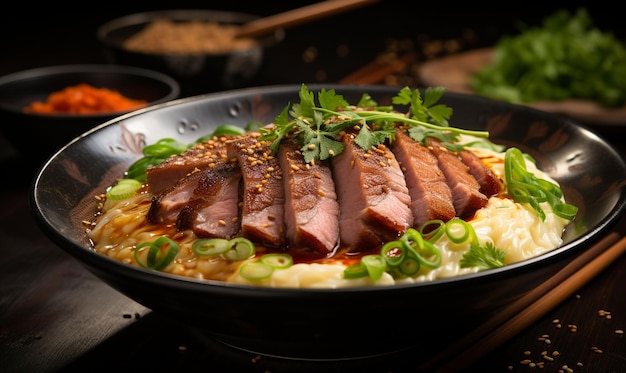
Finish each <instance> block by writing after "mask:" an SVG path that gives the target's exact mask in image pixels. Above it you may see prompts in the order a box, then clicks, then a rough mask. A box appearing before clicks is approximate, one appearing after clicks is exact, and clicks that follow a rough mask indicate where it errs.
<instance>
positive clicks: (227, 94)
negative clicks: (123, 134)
mask: <svg viewBox="0 0 626 373" xmlns="http://www.w3.org/2000/svg"><path fill="white" fill-rule="evenodd" d="M307 86H308V88H309V89H310V90H311V91H318V90H319V89H321V88H324V89H335V90H337V92H338V93H341V89H342V88H348V89H358V90H359V91H363V92H369V93H380V92H381V91H385V92H386V91H387V90H392V89H393V90H399V88H396V87H389V86H383V85H346V84H339V83H328V84H323V83H315V84H307ZM299 88H300V85H298V84H281V85H270V86H257V87H248V88H241V89H234V90H227V91H222V92H211V93H207V94H202V95H196V96H190V97H183V98H179V99H177V100H174V101H171V102H167V103H163V104H160V105H154V106H151V107H147V108H143V109H140V110H137V111H134V112H131V113H128V114H125V115H123V116H121V117H118V118H114V119H112V120H109V121H107V122H105V123H102V124H100V125H99V126H96V127H94V128H92V129H90V130H89V131H87V132H85V133H84V134H83V135H81V136H79V137H77V138H75V139H74V140H72V141H71V142H70V143H68V144H66V145H65V146H64V147H63V148H61V149H60V150H59V151H58V152H57V153H55V154H53V155H51V156H50V157H49V158H48V160H47V161H46V162H45V163H44V164H43V166H42V167H41V168H40V169H39V171H38V172H37V173H36V177H35V178H34V179H33V183H32V186H31V190H30V202H31V207H32V210H33V211H34V214H35V216H36V218H37V219H36V220H37V222H38V224H39V227H40V228H41V229H42V230H44V231H45V232H46V233H47V235H48V237H50V238H51V239H52V241H54V242H55V243H57V245H58V246H60V247H61V248H62V249H63V250H64V251H66V252H68V253H71V255H72V256H74V257H77V258H80V260H81V261H84V263H83V264H85V265H87V266H88V267H90V268H91V269H96V270H98V271H105V272H107V274H111V273H116V274H118V275H121V276H122V277H124V278H125V279H134V280H135V281H138V282H144V281H145V282H153V281H156V282H158V283H160V284H162V285H164V286H167V287H174V288H178V287H183V288H185V289H187V290H189V291H195V292H198V293H205V292H206V291H209V292H218V293H220V292H226V293H231V294H246V295H253V296H264V297H267V296H276V297H282V296H289V295H290V294H301V293H306V294H308V295H318V296H319V295H323V294H325V296H328V294H333V296H338V297H340V296H342V295H345V294H356V293H372V294H375V293H378V292H381V291H382V292H402V291H406V290H409V289H412V288H416V287H419V288H427V289H446V288H447V287H449V286H456V285H455V284H457V283H458V282H461V281H463V282H465V283H471V284H478V283H483V282H492V281H497V279H499V278H501V276H508V275H509V274H510V275H517V274H519V273H521V272H525V271H529V270H532V269H533V268H534V267H536V266H538V265H542V263H553V262H555V261H558V260H560V259H561V257H562V256H564V255H569V254H568V253H573V254H571V255H579V254H580V253H582V252H584V251H586V250H587V249H588V248H589V247H590V246H591V245H593V244H594V243H596V242H597V241H599V240H600V239H601V237H602V234H604V233H607V232H608V231H609V230H610V229H611V228H612V227H613V226H614V225H615V224H617V222H618V220H619V217H621V216H622V215H623V214H624V213H625V212H626V187H623V186H622V187H621V188H620V189H621V190H620V193H619V198H618V200H617V201H616V203H615V205H614V206H613V208H612V209H611V210H610V211H609V213H608V214H607V215H606V216H604V217H603V218H602V219H601V220H600V221H599V222H598V223H597V224H596V225H595V226H593V227H590V228H589V230H588V232H587V233H586V234H584V235H582V236H580V237H578V238H575V239H573V240H572V241H570V242H568V243H564V244H562V245H561V246H559V247H556V248H554V249H552V250H550V251H548V252H545V253H542V254H540V255H537V256H534V257H531V258H528V259H525V260H522V261H519V262H515V263H511V264H508V265H506V266H504V267H500V268H495V269H490V270H489V271H479V272H476V273H468V274H463V275H459V276H452V277H446V278H439V279H437V280H435V281H424V282H414V283H400V284H394V285H392V286H380V287H379V286H365V287H359V286H357V287H345V288H344V287H339V288H332V289H329V288H291V287H266V286H257V285H248V284H232V283H227V282H222V281H218V280H204V279H203V280H199V279H194V278H190V277H184V276H177V275H173V274H169V273H162V272H159V271H152V270H148V269H144V268H141V267H136V266H130V265H128V264H126V263H122V262H120V261H117V260H114V259H112V258H109V257H106V256H103V255H102V254H99V253H96V252H95V251H91V250H89V249H88V248H86V247H85V246H83V245H79V244H77V243H75V242H72V241H68V240H67V239H66V238H65V237H64V236H63V234H62V232H59V231H57V230H55V229H54V225H53V224H51V223H50V222H49V221H48V220H47V219H46V217H45V214H44V213H43V211H42V210H41V205H42V203H43V201H42V200H41V198H40V196H39V195H38V192H37V190H38V186H39V184H40V183H41V179H42V177H43V176H44V174H45V173H46V170H47V169H48V168H49V166H50V165H51V164H52V163H53V162H54V160H55V159H56V158H57V157H59V156H60V155H61V154H62V153H63V152H64V151H65V149H66V148H68V147H70V146H72V145H73V144H74V143H76V142H78V141H79V140H80V139H81V138H84V137H89V136H91V135H93V133H95V132H98V131H100V130H103V129H105V128H106V127H110V126H113V125H116V124H118V123H120V122H122V121H124V120H125V119H128V118H131V117H135V116H140V115H145V114H146V113H147V112H153V111H158V110H162V109H165V108H168V107H171V106H184V105H187V104H193V103H194V102H196V101H201V102H203V103H207V102H210V101H215V100H221V101H229V100H231V99H233V98H236V97H240V96H246V95H251V94H253V93H257V94H258V93H259V91H262V92H263V93H266V94H270V95H272V94H280V93H284V92H290V93H297V91H298V90H299ZM445 95H447V96H450V97H457V98H458V97H464V98H466V99H468V100H471V101H473V102H474V103H476V104H480V103H483V104H484V103H487V104H493V103H494V102H496V103H497V104H498V105H502V106H505V107H514V108H515V109H516V110H519V111H522V112H530V113H535V114H536V115H539V116H540V117H544V118H554V119H556V120H559V121H560V122H561V123H562V125H563V126H573V127H578V128H579V129H580V130H581V131H583V132H585V133H590V134H592V135H593V136H592V137H597V138H599V141H600V142H601V143H602V144H603V146H605V147H606V148H607V150H609V151H610V152H611V153H612V154H614V155H615V157H616V159H618V160H619V161H620V162H621V163H622V165H623V166H624V167H622V168H623V169H624V168H626V159H624V158H623V157H621V156H620V155H619V154H620V153H619V151H618V150H617V148H616V147H615V146H614V145H613V144H611V143H610V142H608V141H607V140H606V139H605V138H604V137H602V136H599V135H598V134H597V133H596V132H595V131H594V130H593V129H591V128H589V127H588V126H586V125H584V124H581V123H579V122H577V121H573V120H568V119H566V118H562V119H559V116H558V115H556V114H553V113H549V112H545V111H542V110H539V109H535V108H532V107H528V106H523V105H518V104H513V103H508V102H503V101H495V100H493V99H489V98H486V97H481V96H477V95H470V94H464V93H457V92H449V91H448V92H446V93H445ZM207 289H210V290H207Z"/></svg>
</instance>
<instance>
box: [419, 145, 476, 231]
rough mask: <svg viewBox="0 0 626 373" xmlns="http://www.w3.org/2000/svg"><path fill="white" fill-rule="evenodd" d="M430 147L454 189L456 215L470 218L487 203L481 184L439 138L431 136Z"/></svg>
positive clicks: (451, 187)
mask: <svg viewBox="0 0 626 373" xmlns="http://www.w3.org/2000/svg"><path fill="white" fill-rule="evenodd" d="M427 143H428V148H430V149H431V150H432V151H433V153H434V154H435V155H436V156H437V159H438V160H439V168H441V170H442V171H443V173H444V175H445V176H446V180H448V185H449V186H450V189H451V190H452V196H453V203H454V208H455V210H456V216H458V217H460V218H461V219H469V218H471V217H473V216H474V213H475V212H476V210H478V209H480V208H482V207H484V206H485V205H486V204H487V201H488V198H487V197H486V196H485V195H484V194H482V193H481V192H480V184H479V183H478V181H476V178H474V176H473V175H472V174H471V173H470V171H469V167H467V166H466V165H465V163H463V161H461V158H459V156H458V155H457V154H456V153H453V152H451V151H449V150H448V149H447V148H446V147H445V146H444V145H443V144H442V143H441V141H439V140H438V139H436V138H434V137H430V138H428V140H427Z"/></svg>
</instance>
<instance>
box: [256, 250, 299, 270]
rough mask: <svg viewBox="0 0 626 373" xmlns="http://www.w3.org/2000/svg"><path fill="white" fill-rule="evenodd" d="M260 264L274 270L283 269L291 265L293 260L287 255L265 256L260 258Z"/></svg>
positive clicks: (273, 254)
mask: <svg viewBox="0 0 626 373" xmlns="http://www.w3.org/2000/svg"><path fill="white" fill-rule="evenodd" d="M261 262H262V263H265V264H267V265H270V266H272V267H274V268H276V269H285V268H289V267H291V266H292V265H293V258H292V257H291V255H289V254H279V253H272V254H265V255H263V256H262V257H261Z"/></svg>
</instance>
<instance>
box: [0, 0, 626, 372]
mask: <svg viewBox="0 0 626 373" xmlns="http://www.w3.org/2000/svg"><path fill="white" fill-rule="evenodd" d="M277 4H280V3H277ZM193 5H195V4H192V5H190V7H191V6H193ZM384 5H385V6H384V7H383V6H382V5H381V6H379V5H377V7H373V8H371V9H370V10H369V11H366V10H362V11H358V12H355V14H354V15H355V16H354V17H352V18H350V19H349V20H350V21H349V22H348V23H346V22H345V19H344V21H342V22H343V23H339V24H338V23H337V20H336V19H333V20H329V21H323V22H319V23H317V24H315V25H310V26H307V27H304V26H302V27H300V28H298V29H295V30H293V31H292V32H291V33H290V34H288V39H287V42H286V44H285V45H284V46H282V47H281V48H282V49H281V50H280V53H277V54H275V55H274V56H272V57H271V58H270V61H269V64H266V65H267V66H266V67H265V69H264V70H263V71H262V73H261V75H260V76H259V77H258V78H257V80H255V82H253V84H275V83H296V84H299V83H302V82H324V81H327V82H334V81H337V80H339V79H341V78H342V77H343V76H345V75H347V74H348V73H350V72H352V71H354V70H355V69H357V68H358V67H359V66H362V65H364V64H366V63H367V62H369V61H371V59H372V58H374V57H375V56H376V54H378V53H380V52H381V51H383V50H384V49H385V48H386V41H387V40H388V39H387V37H394V38H395V37H403V36H405V37H408V38H413V39H416V38H417V36H418V34H419V35H422V36H421V37H424V35H426V37H429V38H433V39H434V38H454V37H456V36H458V35H461V33H462V31H463V30H464V29H466V28H472V27H473V28H474V30H478V36H479V37H481V38H482V39H480V38H479V39H478V40H477V41H474V43H475V44H471V43H468V44H467V45H466V47H468V48H469V47H472V46H473V45H479V44H481V43H489V42H490V39H489V38H493V37H495V35H498V31H497V30H508V29H509V27H511V22H510V19H511V17H513V16H511V15H510V16H509V21H508V22H504V21H502V20H503V18H496V17H497V16H493V17H492V18H491V19H492V20H495V19H500V22H497V21H493V22H484V21H485V19H487V18H489V17H486V16H484V15H483V17H479V16H477V13H472V14H469V15H468V14H467V13H459V14H449V12H448V13H446V14H447V16H448V17H454V18H452V19H453V20H454V21H453V22H451V24H453V26H450V27H447V28H446V27H444V26H441V23H438V22H436V21H435V20H433V19H430V21H428V22H422V23H419V22H414V23H413V24H412V25H411V27H405V28H399V27H392V25H393V24H394V22H393V21H394V19H395V18H394V17H398V20H397V22H400V23H402V22H407V19H408V18H407V16H406V15H402V14H403V13H406V9H401V8H398V7H397V4H395V3H392V4H391V5H390V4H389V3H386V4H384ZM199 7H201V6H199ZM289 7H290V6H289V5H282V8H281V7H280V6H279V5H275V7H274V8H262V9H257V10H258V13H259V14H263V12H264V11H265V12H266V13H265V14H271V12H273V11H277V10H280V9H283V10H284V9H288V8H289ZM394 7H395V8H394ZM139 10H143V9H139V8H135V9H131V8H128V9H119V8H118V9H117V10H116V11H109V12H104V11H84V12H85V13H83V16H82V17H81V19H80V20H76V19H74V17H73V16H71V15H65V16H54V17H52V16H51V17H44V16H43V15H41V14H40V17H39V18H37V20H36V22H32V21H31V22H28V21H27V20H26V16H17V17H16V18H15V19H12V20H8V19H7V21H6V22H5V23H4V25H3V26H2V27H3V30H4V28H6V29H8V28H12V29H15V28H17V30H18V31H17V32H15V33H13V34H11V35H15V36H11V37H9V36H7V34H6V33H3V36H2V38H3V39H2V49H0V53H1V54H2V58H0V73H2V74H5V73H10V72H13V71H19V70H22V69H25V68H31V67H37V66H46V65H54V64H64V63H82V62H87V63H100V62H106V61H105V57H104V54H103V53H102V51H101V50H100V49H99V47H98V45H97V43H96V41H95V36H94V30H95V28H96V26H97V25H98V24H100V23H101V22H103V21H106V20H108V19H109V18H111V17H113V16H116V15H119V14H125V13H129V12H134V11H139ZM252 10H254V9H251V11H252ZM372 12H373V13H375V14H376V15H377V16H381V15H382V16H384V19H385V20H386V22H383V23H381V24H380V25H375V24H374V23H372V22H371V20H372V19H373V18H374V19H376V17H373V16H372ZM602 16H604V17H606V18H603V21H605V22H607V23H608V24H610V23H611V21H612V20H613V18H612V17H611V16H610V15H605V14H602ZM20 17H22V18H20ZM372 17H373V18H372ZM59 20H61V22H59ZM359 21H362V22H365V23H367V24H368V25H369V27H370V28H371V27H377V30H378V33H376V34H375V35H376V36H374V37H372V36H371V33H364V32H362V30H361V31H359V30H358V29H357V31H359V32H356V31H355V28H364V27H365V26H364V25H363V24H361V23H360V22H359ZM437 24H439V27H435V25H437ZM405 26H406V24H405ZM346 28H349V30H347V29H346ZM329 29H332V30H333V31H332V32H329V31H328V30H329ZM387 31H388V33H386V32H387ZM501 32H502V31H501ZM364 38H371V40H369V41H367V42H364ZM338 44H346V45H350V46H351V47H352V49H351V53H350V54H349V55H348V56H346V57H339V55H338V54H337V45H338ZM311 47H314V48H315V49H316V50H317V51H318V58H317V59H316V60H315V61H314V62H305V61H304V60H303V58H302V55H303V54H304V53H305V51H306V50H308V49H309V48H311ZM286 66H287V67H286ZM0 125H1V126H2V129H3V131H4V130H6V125H7V124H6V123H0ZM13 125H14V126H17V125H18V124H13ZM625 125H626V124H625ZM13 128H14V129H15V128H17V127H13ZM620 132H621V129H620V128H619V127H617V128H612V129H611V133H610V134H609V133H604V132H603V133H601V135H602V136H606V137H607V138H608V139H609V140H611V141H613V143H614V145H615V146H616V147H618V148H619V149H620V150H626V141H624V140H623V135H622V134H621V133H620ZM27 160H28V157H27V156H25V155H22V154H18V153H17V152H15V151H14V150H13V149H12V148H11V147H10V146H9V145H8V144H6V142H5V140H4V138H2V137H1V134H0V167H2V175H3V176H4V180H3V182H2V183H1V184H0V206H2V208H1V209H0V371H2V372H5V373H13V372H16V373H17V372H33V373H36V372H148V371H155V370H158V371H171V372H259V373H264V372H267V373H269V372H272V373H280V372H318V371H324V372H380V373H386V372H417V371H418V363H419V361H417V360H416V359H415V358H414V357H413V356H415V355H413V354H414V353H415V352H409V353H406V354H399V355H397V356H396V355H393V356H383V357H377V358H372V359H364V360H352V361H337V362H305V361H291V360H281V359H276V358H270V357H261V358H258V357H257V356H256V355H254V354H251V353H248V352H244V351H239V350H236V349H233V348H231V347H229V346H225V345H222V344H221V343H220V342H218V341H214V340H212V339H210V338H207V337H206V336H203V335H201V334H200V333H198V332H197V331H196V330H194V329H192V328H190V327H188V326H185V325H184V324H182V323H181V322H179V321H178V320H173V319H169V318H167V317H165V316H163V315H160V314H158V313H155V312H152V311H150V310H149V309H146V308H145V307H144V306H142V305H140V304H138V303H136V302H134V301H132V300H130V299H129V298H127V297H126V296H124V295H123V294H120V293H118V292H117V291H115V290H113V289H112V288H110V287H109V286H108V285H106V284H104V283H103V282H101V281H100V280H98V279H97V278H96V277H94V276H93V275H92V274H91V273H89V272H88V271H87V270H85V269H84V268H83V267H82V266H81V265H80V264H79V263H78V262H76V261H75V260H74V259H73V258H71V257H70V256H68V255H67V254H65V253H64V252H63V251H62V250H61V249H60V248H58V247H56V246H55V245H54V244H52V243H51V242H50V241H49V240H48V239H47V238H46V237H45V236H44V234H43V233H42V232H41V231H40V230H39V228H38V227H37V225H36V222H35V220H34V216H33V215H32V212H31V209H30V206H29V204H28V203H29V202H28V193H29V192H30V187H31V183H32V178H33V176H34V175H35V172H36V170H37V167H38V165H30V166H29V164H28V163H27ZM625 224H626V222H624V221H622V222H620V223H619V224H618V225H617V226H616V230H618V231H619V232H620V234H622V235H626V225H625ZM625 285H626V256H623V257H621V258H620V259H619V260H618V261H616V262H615V263H614V264H613V265H611V266H610V267H609V268H607V269H606V270H605V271H604V272H603V273H601V274H600V275H599V276H597V277H596V278H595V279H593V280H592V281H591V282H590V283H588V284H587V285H586V286H584V287H583V288H581V289H579V291H577V292H576V295H574V296H571V297H569V298H568V299H566V300H565V301H564V302H563V303H561V304H559V305H557V306H556V307H555V308H554V309H552V310H550V311H549V312H548V313H547V314H546V315H544V316H543V317H542V318H540V319H539V320H538V321H537V322H535V323H533V324H532V325H530V326H529V327H527V328H526V329H524V330H523V331H521V332H520V333H519V334H517V335H515V336H514V337H513V338H511V339H510V340H508V341H507V342H506V343H504V344H503V345H502V346H500V347H499V348H498V349H497V350H495V351H492V352H491V353H489V354H488V355H487V356H486V357H485V358H484V359H481V360H480V361H479V362H478V363H477V364H476V365H475V366H473V367H467V370H468V371H480V372H527V371H534V370H536V369H541V371H545V372H559V371H564V372H567V371H569V370H568V369H571V371H573V372H626V340H625V338H626V336H624V335H623V334H618V333H616V330H624V329H626V296H625V290H624V289H625ZM601 311H604V312H605V313H604V315H601V314H599V312H601ZM607 313H609V314H610V317H608V316H607ZM554 320H559V323H560V325H561V328H559V327H557V324H556V323H555V322H554ZM428 322H430V321H428ZM441 323H442V330H441V332H442V333H446V327H445V321H442V322H441ZM544 336H547V337H544ZM546 339H549V342H550V343H548V341H546ZM372 342H373V343H376V341H372ZM452 342H453V341H451V343H452ZM378 343H380V341H379V342H378ZM383 343H384V342H383ZM443 347H445V346H442V348H443ZM596 348H597V349H600V350H602V353H600V352H598V351H597V350H596ZM544 351H545V353H547V354H548V356H549V357H550V358H552V359H553V361H549V360H548V359H546V358H544V357H543V356H542V353H543V352H544ZM526 353H530V355H526ZM524 360H529V361H530V362H532V363H535V364H537V363H539V364H538V365H533V364H525V363H523V361H524Z"/></svg>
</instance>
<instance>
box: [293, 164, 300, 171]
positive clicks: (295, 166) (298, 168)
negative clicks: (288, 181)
mask: <svg viewBox="0 0 626 373" xmlns="http://www.w3.org/2000/svg"><path fill="white" fill-rule="evenodd" d="M291 169H292V170H294V171H299V170H300V167H298V165H297V164H292V165H291Z"/></svg>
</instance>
